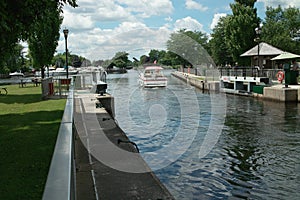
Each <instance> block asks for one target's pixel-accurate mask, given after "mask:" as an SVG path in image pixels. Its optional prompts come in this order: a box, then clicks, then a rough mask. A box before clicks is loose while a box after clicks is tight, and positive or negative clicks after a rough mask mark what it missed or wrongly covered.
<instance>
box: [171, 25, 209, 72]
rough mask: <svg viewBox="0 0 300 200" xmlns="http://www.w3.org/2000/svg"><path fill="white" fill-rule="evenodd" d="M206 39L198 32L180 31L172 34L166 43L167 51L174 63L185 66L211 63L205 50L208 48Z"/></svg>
mask: <svg viewBox="0 0 300 200" xmlns="http://www.w3.org/2000/svg"><path fill="white" fill-rule="evenodd" d="M207 41H208V37H207V36H206V35H205V34H204V33H202V32H199V31H195V32H192V31H186V30H184V29H183V30H180V31H178V32H176V33H172V34H171V36H170V39H169V40H168V41H167V49H168V51H169V52H172V53H170V55H172V54H173V56H172V57H173V58H174V60H175V61H176V63H178V64H181V65H182V66H183V67H185V66H193V65H199V64H204V63H211V61H212V60H211V59H210V57H209V55H208V53H207V51H206V49H205V48H207V47H208V42H207Z"/></svg>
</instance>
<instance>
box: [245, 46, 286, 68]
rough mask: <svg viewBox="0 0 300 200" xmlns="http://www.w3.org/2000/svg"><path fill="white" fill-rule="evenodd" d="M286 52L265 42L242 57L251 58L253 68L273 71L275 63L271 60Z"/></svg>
mask: <svg viewBox="0 0 300 200" xmlns="http://www.w3.org/2000/svg"><path fill="white" fill-rule="evenodd" d="M283 52H284V51H282V50H280V49H278V48H276V47H273V46H272V45H269V44H267V43H265V42H261V43H259V46H258V45H256V46H255V47H253V48H252V49H250V50H248V51H246V52H245V53H243V54H242V55H241V57H246V56H248V57H251V66H259V67H262V66H264V67H263V68H265V69H273V68H274V61H272V60H271V59H272V58H274V57H275V56H278V55H280V54H282V53H283Z"/></svg>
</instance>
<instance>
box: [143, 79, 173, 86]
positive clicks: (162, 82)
mask: <svg viewBox="0 0 300 200" xmlns="http://www.w3.org/2000/svg"><path fill="white" fill-rule="evenodd" d="M139 83H140V86H142V87H166V86H167V85H168V80H167V78H161V79H147V78H143V77H140V79H139Z"/></svg>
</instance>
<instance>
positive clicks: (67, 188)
mask: <svg viewBox="0 0 300 200" xmlns="http://www.w3.org/2000/svg"><path fill="white" fill-rule="evenodd" d="M73 96H74V91H73V87H72V86H71V87H70V89H69V95H68V97H67V102H66V107H65V111H64V114H63V118H62V121H61V125H60V128H59V132H58V136H57V140H56V145H55V149H54V153H53V156H52V160H51V164H50V169H49V172H48V177H47V182H46V185H45V189H44V194H43V200H53V199H66V200H70V199H75V162H74V143H73V141H74V140H73V137H74V136H73V104H74V102H73Z"/></svg>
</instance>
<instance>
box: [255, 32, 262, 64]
mask: <svg viewBox="0 0 300 200" xmlns="http://www.w3.org/2000/svg"><path fill="white" fill-rule="evenodd" d="M255 32H256V38H255V40H254V41H255V42H257V66H258V67H260V62H259V42H260V38H259V36H260V34H261V28H260V26H258V27H256V28H255Z"/></svg>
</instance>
